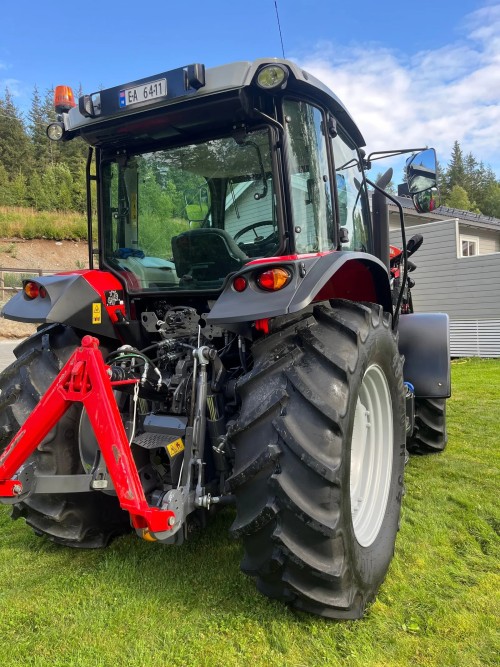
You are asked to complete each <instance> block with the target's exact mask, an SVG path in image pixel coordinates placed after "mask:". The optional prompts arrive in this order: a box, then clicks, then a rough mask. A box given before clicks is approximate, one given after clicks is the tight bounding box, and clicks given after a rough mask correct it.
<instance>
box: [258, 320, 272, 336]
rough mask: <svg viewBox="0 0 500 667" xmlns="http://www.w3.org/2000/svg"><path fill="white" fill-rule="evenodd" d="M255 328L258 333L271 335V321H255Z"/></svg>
mask: <svg viewBox="0 0 500 667" xmlns="http://www.w3.org/2000/svg"><path fill="white" fill-rule="evenodd" d="M255 328H256V329H257V331H262V332H263V333H265V334H268V333H269V320H268V319H267V318H266V319H265V320H255Z"/></svg>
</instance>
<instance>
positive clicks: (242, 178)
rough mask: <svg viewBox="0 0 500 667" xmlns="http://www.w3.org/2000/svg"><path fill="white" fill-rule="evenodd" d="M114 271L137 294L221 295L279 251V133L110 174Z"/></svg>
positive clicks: (149, 156) (152, 159)
mask: <svg viewBox="0 0 500 667" xmlns="http://www.w3.org/2000/svg"><path fill="white" fill-rule="evenodd" d="M102 196H103V237H102V243H103V246H104V248H103V249H104V259H105V262H106V264H108V265H109V266H111V267H112V268H114V269H115V270H116V271H118V272H119V273H120V274H121V276H122V278H123V279H124V281H125V283H126V285H127V287H128V289H129V290H130V291H145V290H146V291H156V290H213V289H219V288H220V287H221V286H222V284H223V282H224V280H225V278H226V276H227V275H228V274H230V273H232V272H234V271H237V270H239V269H240V268H241V267H242V266H243V265H244V264H246V263H247V262H248V261H250V260H251V259H253V258H255V257H265V256H272V255H274V254H276V251H277V249H278V247H279V235H278V225H277V221H276V200H275V184H274V182H273V175H272V167H271V147H270V138H269V131H268V130H266V129H262V130H257V131H254V132H251V133H247V134H241V135H238V136H234V137H225V138H222V139H213V140H210V141H206V142H204V143H198V144H191V145H187V146H182V147H176V148H171V149H165V150H160V151H154V152H150V153H143V154H139V155H133V156H126V155H118V156H117V158H116V159H115V160H112V161H109V162H106V163H105V164H104V165H103V168H102Z"/></svg>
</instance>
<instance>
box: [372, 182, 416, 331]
mask: <svg viewBox="0 0 500 667" xmlns="http://www.w3.org/2000/svg"><path fill="white" fill-rule="evenodd" d="M365 181H366V183H368V185H371V186H372V188H374V189H375V190H377V192H380V194H382V195H383V196H384V197H386V198H387V199H389V200H390V201H392V203H393V204H395V205H396V206H397V207H398V210H399V220H400V223H401V241H402V243H403V279H402V280H401V289H400V291H399V296H398V301H397V303H396V307H395V308H394V316H393V318H392V328H393V329H396V327H397V326H398V320H399V311H400V309H401V302H402V300H403V292H404V288H405V285H406V280H407V277H408V250H407V248H406V232H405V217H404V213H403V207H402V206H401V204H400V203H399V202H398V200H397V199H396V198H395V197H393V196H392V195H390V194H389V193H388V192H386V191H385V190H382V188H379V186H378V185H377V184H376V183H374V182H373V181H370V179H369V178H366V176H365Z"/></svg>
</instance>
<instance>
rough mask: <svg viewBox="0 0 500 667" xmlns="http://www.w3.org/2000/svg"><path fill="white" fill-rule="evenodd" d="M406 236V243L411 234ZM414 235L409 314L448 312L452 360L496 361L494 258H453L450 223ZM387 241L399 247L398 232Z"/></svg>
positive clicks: (499, 264) (498, 263)
mask: <svg viewBox="0 0 500 667" xmlns="http://www.w3.org/2000/svg"><path fill="white" fill-rule="evenodd" d="M406 231H407V237H408V238H409V237H410V236H411V235H412V231H417V230H412V229H411V228H410V229H407V230H406ZM418 233H420V234H422V236H423V237H424V243H423V244H422V246H421V248H420V249H419V250H418V251H417V252H416V253H415V256H414V257H412V261H413V262H414V263H415V264H416V265H417V269H416V271H415V272H414V273H412V277H413V278H414V280H415V287H414V288H413V289H412V297H413V304H414V307H415V310H416V311H417V312H444V313H448V315H449V317H450V338H451V341H450V342H451V353H452V355H453V356H468V355H471V354H473V355H476V354H477V355H479V356H495V357H500V295H499V285H500V253H496V254H488V255H477V256H474V257H457V242H458V238H457V236H458V234H459V229H458V224H457V222H455V221H454V220H450V221H443V222H439V223H428V224H425V225H419V226H418ZM469 235H470V236H474V235H475V230H470V232H469ZM390 242H391V243H392V244H393V245H397V246H401V233H400V231H398V232H396V231H393V232H391V234H390Z"/></svg>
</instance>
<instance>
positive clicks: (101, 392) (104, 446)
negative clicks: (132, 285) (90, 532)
mask: <svg viewBox="0 0 500 667" xmlns="http://www.w3.org/2000/svg"><path fill="white" fill-rule="evenodd" d="M108 369H109V366H106V364H105V363H104V360H103V358H102V355H101V353H100V352H99V341H98V340H97V338H93V337H92V336H84V338H83V339H82V346H81V347H79V348H78V349H77V350H75V352H74V353H73V354H72V356H71V357H70V358H69V360H68V361H67V363H66V364H65V365H64V367H63V368H62V370H61V371H60V373H59V374H58V375H57V377H56V378H55V380H54V381H53V383H52V384H51V385H50V387H49V388H48V390H47V392H46V393H45V394H44V395H43V396H42V398H41V399H40V402H39V403H38V405H37V406H36V408H35V409H34V410H33V412H32V413H31V414H30V416H29V417H28V419H27V420H26V421H25V422H24V424H23V425H22V426H21V428H20V429H19V431H18V432H17V434H16V435H15V436H14V438H13V439H12V440H11V442H10V443H9V445H8V446H7V447H6V449H5V450H4V451H3V452H2V454H1V455H0V497H7V498H13V497H16V496H20V495H22V493H23V487H22V483H21V481H20V480H17V479H12V478H13V477H14V475H15V474H16V472H17V471H18V470H19V468H20V467H21V466H22V465H23V464H24V463H25V462H26V460H27V459H28V458H29V457H30V456H31V454H32V453H33V452H34V451H35V449H36V448H37V447H38V445H39V444H40V443H41V442H42V440H43V439H44V438H45V436H46V435H47V434H48V433H49V431H50V430H51V429H52V428H54V426H55V425H56V424H57V422H58V421H59V420H60V419H61V417H62V416H63V415H64V413H65V412H66V411H67V410H68V409H69V408H70V406H71V404H72V403H74V402H80V403H82V404H83V405H84V407H85V409H86V411H87V414H88V417H89V420H90V423H91V424H92V428H93V429H94V433H95V436H96V438H97V442H98V444H99V448H100V450H101V452H102V455H103V457H104V461H105V463H106V466H107V469H108V472H109V474H110V477H111V479H112V481H113V485H114V487H115V490H116V493H117V496H118V500H119V502H120V506H121V507H122V509H124V510H126V511H127V512H129V514H130V518H131V521H132V525H133V526H134V528H137V529H146V530H148V531H149V532H151V533H160V532H164V531H168V530H171V529H172V527H173V525H174V524H175V514H174V512H172V511H171V510H162V509H159V508H157V507H150V506H149V505H148V502H147V500H146V497H145V495H144V489H143V488H142V484H141V481H140V478H139V473H138V472H137V466H136V465H135V461H134V459H133V456H132V453H131V450H130V445H129V442H128V438H127V434H126V432H125V428H124V426H123V423H122V420H121V416H120V412H119V410H118V406H117V404H116V400H115V396H114V394H113V387H114V386H115V385H118V384H121V383H120V382H112V381H111V379H110V377H109V375H108Z"/></svg>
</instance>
